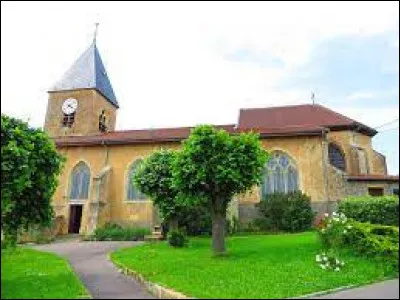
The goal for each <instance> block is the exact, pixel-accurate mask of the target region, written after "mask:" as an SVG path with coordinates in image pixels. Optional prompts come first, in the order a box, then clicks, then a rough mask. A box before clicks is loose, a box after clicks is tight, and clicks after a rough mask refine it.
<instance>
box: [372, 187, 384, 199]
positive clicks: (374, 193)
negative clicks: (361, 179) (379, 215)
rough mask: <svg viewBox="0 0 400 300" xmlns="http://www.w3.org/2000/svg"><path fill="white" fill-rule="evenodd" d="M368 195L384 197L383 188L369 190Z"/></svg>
mask: <svg viewBox="0 0 400 300" xmlns="http://www.w3.org/2000/svg"><path fill="white" fill-rule="evenodd" d="M368 194H369V195H370V196H374V197H379V196H383V188H368Z"/></svg>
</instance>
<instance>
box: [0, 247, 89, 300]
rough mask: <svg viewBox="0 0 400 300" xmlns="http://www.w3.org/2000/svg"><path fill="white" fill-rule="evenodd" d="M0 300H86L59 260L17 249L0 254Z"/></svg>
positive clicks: (76, 281) (80, 284)
mask: <svg viewBox="0 0 400 300" xmlns="http://www.w3.org/2000/svg"><path fill="white" fill-rule="evenodd" d="M1 298H2V299H77V298H90V295H89V294H88V292H87V290H86V288H85V287H84V286H83V284H82V283H81V282H80V280H79V279H78V278H77V276H76V275H75V273H74V272H73V270H72V268H71V267H70V265H69V264H68V262H67V261H66V260H64V259H63V258H61V257H59V256H57V255H55V254H51V253H45V252H40V251H36V250H33V249H27V248H23V247H18V248H16V249H15V250H13V251H11V250H2V251H1Z"/></svg>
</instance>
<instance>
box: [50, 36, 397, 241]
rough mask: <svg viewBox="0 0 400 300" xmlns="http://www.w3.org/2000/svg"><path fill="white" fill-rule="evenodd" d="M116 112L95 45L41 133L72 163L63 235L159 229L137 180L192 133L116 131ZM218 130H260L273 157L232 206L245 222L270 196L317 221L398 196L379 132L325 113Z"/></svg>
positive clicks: (60, 193) (247, 118)
mask: <svg viewBox="0 0 400 300" xmlns="http://www.w3.org/2000/svg"><path fill="white" fill-rule="evenodd" d="M122 106H123V104H122ZM118 109H119V103H118V101H117V97H116V96H115V94H114V91H113V88H112V85H111V82H110V79H109V77H108V75H107V72H106V70H105V68H104V65H103V62H102V60H101V57H100V54H99V51H98V48H97V46H96V42H95V40H94V41H93V43H92V44H91V45H90V47H89V48H88V49H87V50H86V51H85V52H84V53H83V54H82V55H81V56H80V57H79V58H78V59H77V60H76V61H75V63H74V64H73V65H72V66H71V68H70V69H69V70H68V71H67V72H66V73H65V74H64V76H62V78H61V79H60V80H59V81H58V82H57V83H55V85H54V86H53V87H52V88H51V89H50V90H49V99H48V107H47V112H46V120H45V124H44V128H45V130H46V131H47V132H48V133H49V134H50V136H51V137H52V138H53V139H54V141H55V144H56V147H57V150H58V151H59V152H60V153H62V154H63V155H64V156H65V157H66V158H67V161H66V164H65V166H64V169H63V172H62V174H61V175H60V177H59V186H58V188H57V190H56V192H55V194H54V196H53V202H52V203H53V207H54V210H55V213H56V216H57V220H58V221H60V222H62V223H61V224H63V225H62V226H61V227H60V229H59V230H60V232H59V233H62V234H66V233H81V234H89V233H91V232H92V231H93V230H94V229H95V228H96V227H97V226H101V225H103V224H105V223H107V222H115V223H119V224H122V225H123V224H130V225H138V226H146V227H149V228H152V227H153V226H156V225H159V222H160V220H159V216H158V212H157V209H156V208H155V207H153V204H152V201H151V199H147V198H146V197H145V196H144V195H143V194H141V193H140V191H138V190H137V189H135V187H134V186H133V185H132V184H131V182H132V176H133V174H134V173H135V169H136V168H137V167H138V165H139V164H140V163H141V161H142V159H143V158H145V157H146V156H147V155H149V154H150V153H151V152H152V151H154V150H157V149H160V148H173V149H179V147H180V143H181V141H182V140H183V139H185V138H186V137H187V136H188V135H189V134H190V130H191V128H189V127H177V128H158V129H146V130H115V122H116V118H117V110H118ZM216 127H218V128H221V129H224V130H226V131H228V132H230V133H232V134H236V133H239V132H244V131H248V130H255V131H257V132H259V133H260V138H261V140H262V144H263V146H264V147H265V149H267V150H268V151H269V152H270V153H271V154H272V159H271V160H270V161H269V162H268V163H267V165H266V166H265V171H264V174H263V179H262V184H261V186H259V187H254V188H253V190H252V191H250V192H249V193H246V194H244V195H240V196H238V197H236V199H234V200H233V201H232V205H231V207H230V208H229V209H230V214H231V215H232V214H233V215H236V216H237V217H238V218H239V220H240V222H248V221H250V220H251V219H252V218H254V217H255V216H257V213H258V212H257V209H256V208H255V204H256V203H257V202H259V201H268V195H269V194H270V193H273V192H289V191H292V190H301V191H303V192H304V193H306V194H307V195H309V196H310V197H311V200H312V205H313V209H314V210H316V211H317V212H319V213H324V212H327V211H329V210H331V209H332V205H333V204H335V202H336V201H337V200H339V199H341V198H343V197H345V196H347V195H364V194H370V195H386V194H393V193H398V186H399V184H398V183H399V178H398V176H390V175H388V174H387V169H386V161H385V156H384V155H383V154H381V153H379V152H377V151H375V150H374V149H373V148H372V144H371V140H372V138H373V137H374V135H376V134H377V131H376V130H375V129H373V128H371V127H368V126H366V125H364V124H362V123H360V122H357V121H355V120H353V119H350V118H348V117H346V116H343V115H341V114H339V113H337V112H334V111H332V110H330V109H328V108H326V107H323V106H321V105H310V104H305V105H296V106H283V107H266V108H252V109H241V110H240V113H239V118H238V121H237V123H236V124H227V125H218V126H216ZM262 199H263V200H262Z"/></svg>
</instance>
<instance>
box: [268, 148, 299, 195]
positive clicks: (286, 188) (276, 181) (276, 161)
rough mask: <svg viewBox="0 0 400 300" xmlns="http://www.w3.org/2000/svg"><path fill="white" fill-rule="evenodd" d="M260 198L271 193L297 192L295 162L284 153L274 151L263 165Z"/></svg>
mask: <svg viewBox="0 0 400 300" xmlns="http://www.w3.org/2000/svg"><path fill="white" fill-rule="evenodd" d="M261 189H262V198H263V199H265V198H267V197H268V195H269V194H273V193H289V192H293V191H296V190H298V174H297V167H296V164H295V162H294V161H293V160H292V159H291V158H290V157H289V156H288V155H287V154H285V153H283V152H281V151H275V152H273V153H272V157H271V158H270V160H269V161H268V163H267V164H266V165H265V168H264V174H263V179H262V182H261Z"/></svg>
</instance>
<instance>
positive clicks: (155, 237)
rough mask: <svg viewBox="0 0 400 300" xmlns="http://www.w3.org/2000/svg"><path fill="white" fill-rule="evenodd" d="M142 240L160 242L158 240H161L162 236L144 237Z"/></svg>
mask: <svg viewBox="0 0 400 300" xmlns="http://www.w3.org/2000/svg"><path fill="white" fill-rule="evenodd" d="M144 240H145V241H146V242H154V241H160V240H162V235H146V236H145V237H144Z"/></svg>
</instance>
